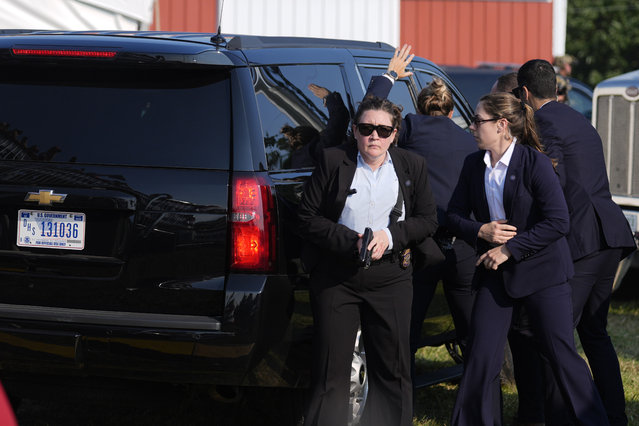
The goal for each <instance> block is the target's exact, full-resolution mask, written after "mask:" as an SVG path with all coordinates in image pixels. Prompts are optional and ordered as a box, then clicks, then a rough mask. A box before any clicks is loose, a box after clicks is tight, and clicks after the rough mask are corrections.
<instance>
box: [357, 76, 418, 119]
mask: <svg viewBox="0 0 639 426" xmlns="http://www.w3.org/2000/svg"><path fill="white" fill-rule="evenodd" d="M359 71H360V73H361V74H362V80H363V81H364V86H365V87H368V83H369V82H370V81H371V77H373V76H378V75H382V74H383V73H384V71H386V68H372V67H359ZM388 100H389V101H391V102H392V103H394V104H396V105H401V106H402V108H403V110H402V116H404V115H406V114H408V113H413V114H414V113H415V101H414V100H413V96H412V95H411V94H410V90H409V88H408V81H407V80H406V79H402V80H398V81H396V82H395V84H394V85H393V88H392V90H391V91H390V93H389V95H388Z"/></svg>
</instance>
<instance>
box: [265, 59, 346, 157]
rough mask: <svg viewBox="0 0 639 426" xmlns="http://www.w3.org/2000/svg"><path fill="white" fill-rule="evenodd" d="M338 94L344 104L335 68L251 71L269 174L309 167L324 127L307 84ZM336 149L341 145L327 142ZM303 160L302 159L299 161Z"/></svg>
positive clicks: (320, 107) (323, 114)
mask: <svg viewBox="0 0 639 426" xmlns="http://www.w3.org/2000/svg"><path fill="white" fill-rule="evenodd" d="M311 83H312V84H316V85H317V86H321V87H324V88H326V89H327V90H328V91H329V92H338V93H339V94H340V95H341V97H342V100H343V101H344V102H346V101H347V99H348V98H347V96H346V89H345V87H344V80H343V78H342V72H341V68H340V66H339V65H282V66H265V67H255V68H254V69H253V85H254V89H255V95H256V98H257V105H258V109H259V112H260V119H261V122H262V134H263V135H264V145H265V148H266V156H267V162H268V168H269V170H282V169H293V168H303V167H312V165H313V164H312V161H311V160H313V159H312V158H307V157H309V156H310V155H311V154H310V151H309V150H304V149H303V148H304V147H305V146H307V145H308V144H309V143H310V142H311V141H314V140H317V138H318V137H319V134H320V132H322V131H323V130H324V129H325V128H326V125H327V122H328V119H329V114H328V110H327V108H326V106H325V105H324V101H323V100H322V99H320V98H318V97H317V96H315V95H314V94H313V92H311V90H310V89H309V87H308V86H309V84H311ZM327 142H330V143H332V144H334V145H339V144H340V143H341V142H342V141H341V140H335V141H327ZM302 158H303V159H302Z"/></svg>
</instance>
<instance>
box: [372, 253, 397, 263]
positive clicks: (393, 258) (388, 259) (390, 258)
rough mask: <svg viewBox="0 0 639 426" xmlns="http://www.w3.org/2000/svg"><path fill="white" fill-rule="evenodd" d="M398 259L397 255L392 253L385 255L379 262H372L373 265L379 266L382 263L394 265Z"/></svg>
mask: <svg viewBox="0 0 639 426" xmlns="http://www.w3.org/2000/svg"><path fill="white" fill-rule="evenodd" d="M397 259H398V257H397V253H393V252H391V253H388V254H385V255H383V256H382V257H380V258H379V259H377V260H371V265H379V264H380V263H387V262H390V263H394V262H395V261H396V260H397Z"/></svg>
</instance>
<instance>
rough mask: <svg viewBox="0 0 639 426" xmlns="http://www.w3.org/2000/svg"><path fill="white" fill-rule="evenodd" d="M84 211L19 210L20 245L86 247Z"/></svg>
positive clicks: (65, 247) (61, 247) (78, 248)
mask: <svg viewBox="0 0 639 426" xmlns="http://www.w3.org/2000/svg"><path fill="white" fill-rule="evenodd" d="M85 219H86V216H85V214H84V213H72V212H51V211H42V210H18V241H17V245H18V246H20V247H41V248H56V249H66V250H82V249H84V227H85V223H86V220H85Z"/></svg>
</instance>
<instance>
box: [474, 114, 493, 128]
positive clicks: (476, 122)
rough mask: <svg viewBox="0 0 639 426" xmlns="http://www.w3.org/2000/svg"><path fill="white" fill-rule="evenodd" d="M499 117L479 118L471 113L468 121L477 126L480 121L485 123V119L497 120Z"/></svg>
mask: <svg viewBox="0 0 639 426" xmlns="http://www.w3.org/2000/svg"><path fill="white" fill-rule="evenodd" d="M499 118H500V117H497V118H486V119H483V118H479V116H478V115H473V116H472V117H470V122H471V124H474V125H475V126H479V125H480V124H481V123H485V122H486V121H497V120H499Z"/></svg>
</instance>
